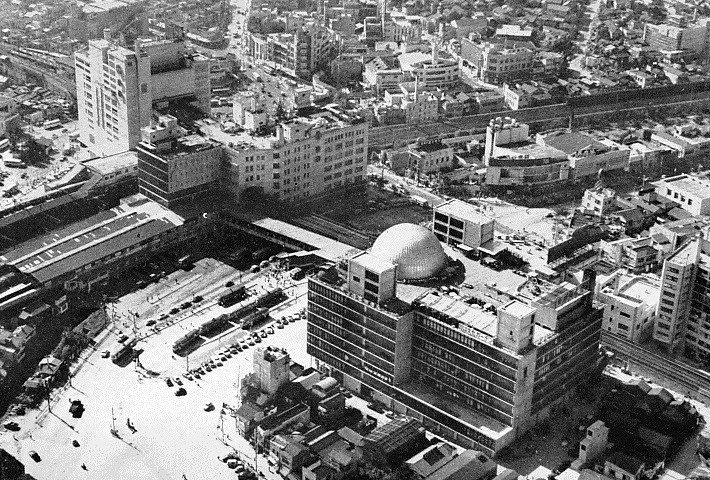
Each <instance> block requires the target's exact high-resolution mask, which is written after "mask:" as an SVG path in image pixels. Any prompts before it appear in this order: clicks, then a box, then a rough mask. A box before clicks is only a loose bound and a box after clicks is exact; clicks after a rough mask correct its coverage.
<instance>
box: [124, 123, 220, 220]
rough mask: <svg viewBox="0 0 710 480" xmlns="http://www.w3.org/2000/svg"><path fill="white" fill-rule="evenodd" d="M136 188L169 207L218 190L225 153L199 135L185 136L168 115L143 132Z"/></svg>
mask: <svg viewBox="0 0 710 480" xmlns="http://www.w3.org/2000/svg"><path fill="white" fill-rule="evenodd" d="M137 154H138V188H139V191H140V193H142V194H143V195H145V196H146V197H148V198H150V199H152V200H154V201H156V202H158V203H160V204H161V205H163V206H166V207H170V206H172V205H175V204H177V203H181V202H182V203H184V202H186V201H189V200H191V199H194V198H196V197H198V196H203V195H206V194H208V193H209V192H213V191H215V190H217V188H218V187H219V184H220V178H221V173H222V163H223V162H222V159H223V158H224V150H223V149H222V145H220V144H219V143H217V142H213V141H209V140H207V139H205V138H203V137H201V136H199V135H185V134H184V132H183V130H182V128H180V127H179V126H178V125H177V119H176V118H175V117H172V116H171V115H162V116H160V117H159V118H158V119H157V121H155V122H153V123H152V124H151V125H150V126H149V127H145V128H143V129H142V141H141V143H140V144H138V147H137Z"/></svg>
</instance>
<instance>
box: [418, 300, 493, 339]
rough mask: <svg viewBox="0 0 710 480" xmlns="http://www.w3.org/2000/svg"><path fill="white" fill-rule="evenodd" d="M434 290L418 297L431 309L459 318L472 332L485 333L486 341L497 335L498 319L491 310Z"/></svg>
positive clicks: (422, 303)
mask: <svg viewBox="0 0 710 480" xmlns="http://www.w3.org/2000/svg"><path fill="white" fill-rule="evenodd" d="M434 292H435V290H432V291H430V292H428V293H426V294H425V295H424V296H423V297H420V298H419V299H418V302H419V303H420V304H421V305H423V306H425V307H427V308H428V309H430V310H434V311H436V312H439V313H442V314H444V315H446V316H448V317H451V318H452V319H455V320H458V321H459V322H460V324H459V328H461V324H463V325H465V326H466V327H467V328H466V330H467V331H470V332H471V333H472V334H476V333H479V334H483V335H485V336H486V337H488V338H482V340H484V341H488V342H492V341H493V339H494V338H495V336H496V329H497V327H498V319H497V318H496V316H495V315H493V314H492V313H490V312H487V311H484V310H483V309H482V308H480V307H478V306H475V307H474V306H472V305H469V304H467V303H466V302H462V301H460V300H457V299H455V298H452V297H450V296H448V295H441V294H436V293H434Z"/></svg>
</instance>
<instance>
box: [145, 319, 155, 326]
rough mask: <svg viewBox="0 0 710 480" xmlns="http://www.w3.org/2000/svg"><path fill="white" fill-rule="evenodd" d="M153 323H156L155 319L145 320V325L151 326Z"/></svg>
mask: <svg viewBox="0 0 710 480" xmlns="http://www.w3.org/2000/svg"><path fill="white" fill-rule="evenodd" d="M155 324H156V321H155V320H148V321H147V322H145V326H146V327H152V326H153V325H155Z"/></svg>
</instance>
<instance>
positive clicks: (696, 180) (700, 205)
mask: <svg viewBox="0 0 710 480" xmlns="http://www.w3.org/2000/svg"><path fill="white" fill-rule="evenodd" d="M654 185H655V186H656V193H657V194H658V195H660V196H662V197H665V198H667V199H668V200H672V201H674V202H676V203H678V204H679V205H680V208H682V209H683V210H685V211H687V212H688V213H691V214H692V215H693V216H700V215H709V214H710V181H708V179H707V178H705V177H701V176H697V175H689V174H685V173H684V174H682V175H676V176H674V177H668V178H663V179H661V180H659V181H657V182H654Z"/></svg>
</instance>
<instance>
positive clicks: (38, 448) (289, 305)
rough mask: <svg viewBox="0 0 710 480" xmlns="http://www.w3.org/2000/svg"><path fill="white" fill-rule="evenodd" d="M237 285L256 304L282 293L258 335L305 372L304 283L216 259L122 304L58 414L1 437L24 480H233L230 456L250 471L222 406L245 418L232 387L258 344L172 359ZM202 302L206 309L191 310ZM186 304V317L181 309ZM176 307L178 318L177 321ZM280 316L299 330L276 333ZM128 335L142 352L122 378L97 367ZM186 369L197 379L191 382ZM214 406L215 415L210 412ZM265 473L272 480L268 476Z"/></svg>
mask: <svg viewBox="0 0 710 480" xmlns="http://www.w3.org/2000/svg"><path fill="white" fill-rule="evenodd" d="M240 276H241V281H242V282H246V284H247V288H248V289H249V290H251V291H253V292H255V293H257V294H258V293H259V292H261V291H265V289H269V288H273V287H275V286H280V287H281V288H283V289H284V291H285V292H287V294H288V299H287V300H286V301H285V302H283V303H281V304H279V305H277V306H275V307H273V308H272V309H271V310H270V316H271V318H270V320H269V322H268V324H267V325H265V326H263V327H259V328H258V329H257V330H258V331H259V330H261V329H262V328H264V329H265V332H264V334H263V335H259V337H258V344H259V345H274V346H277V347H280V348H286V349H287V350H288V351H289V353H290V354H291V356H292V358H293V359H294V360H295V361H297V362H299V363H301V364H303V365H304V366H310V359H309V358H308V356H307V354H306V351H305V343H306V342H305V332H306V321H305V319H300V318H298V317H299V313H300V312H301V311H302V310H303V308H304V307H305V300H306V297H305V291H306V285H305V282H304V281H300V282H297V283H296V282H293V281H292V280H290V279H288V278H286V277H285V276H283V275H279V274H277V273H276V272H275V271H274V270H272V269H271V268H269V269H266V270H262V271H260V272H258V273H248V274H244V273H243V272H240V271H238V270H236V269H234V268H233V267H229V266H228V265H225V264H223V263H221V262H219V261H217V260H214V259H210V258H206V259H202V260H200V261H198V262H196V264H195V266H194V268H192V269H189V271H185V270H176V271H174V272H172V273H169V274H166V275H165V276H164V277H163V278H161V279H160V280H158V281H155V282H153V283H151V284H149V285H147V286H145V287H143V288H140V289H138V290H136V291H134V292H131V293H128V294H126V295H123V296H121V297H120V298H116V299H115V301H114V302H113V303H111V304H110V305H109V310H110V316H111V317H112V318H113V319H114V321H113V323H112V325H110V328H109V329H108V330H107V331H106V332H105V333H104V336H103V338H102V339H101V341H100V343H99V344H98V345H97V346H96V348H95V350H92V351H90V352H88V354H87V355H86V357H85V359H84V361H83V362H82V364H81V367H80V368H79V370H78V371H77V372H76V373H75V375H74V376H73V378H72V379H71V386H66V387H64V388H63V389H61V390H60V391H57V392H55V393H54V395H53V400H52V408H51V412H50V411H49V410H48V409H47V406H46V402H45V403H44V404H43V406H42V408H41V409H40V411H39V412H37V411H32V412H28V413H27V414H26V415H25V416H20V417H16V418H12V419H11V420H13V421H15V422H17V423H18V424H19V426H20V430H19V431H18V432H12V431H8V430H6V429H3V430H2V431H1V432H0V445H1V446H2V447H3V448H6V449H7V450H8V451H10V452H12V453H13V454H17V455H18V457H19V458H20V459H21V460H22V461H23V462H25V464H26V465H27V469H28V473H31V474H32V475H34V476H36V477H37V478H43V479H70V478H102V479H113V478H115V479H121V478H126V475H125V472H131V475H132V476H134V477H135V478H166V479H167V478H170V479H175V478H181V476H182V475H183V474H184V475H185V476H186V477H187V478H189V479H195V478H198V479H199V478H210V479H212V478H214V479H218V478H236V475H235V474H234V471H232V470H230V469H229V468H228V467H227V466H226V465H225V464H224V463H223V462H222V461H221V460H220V459H221V458H223V457H224V456H225V455H227V454H228V453H229V452H230V451H231V448H232V447H233V448H236V449H237V450H239V452H241V455H242V456H244V457H248V463H249V462H250V463H251V464H253V460H254V452H253V450H252V449H251V447H250V446H249V445H248V444H247V442H246V440H244V439H242V438H241V437H238V436H237V434H236V430H235V428H236V426H235V423H234V419H233V417H231V416H229V415H228V414H226V413H223V412H226V410H225V409H223V404H226V405H227V406H228V408H229V407H231V408H237V407H238V388H237V385H238V384H239V382H240V379H241V378H242V377H243V376H244V375H246V374H248V373H250V372H251V370H252V355H253V350H254V348H255V344H257V340H256V338H254V339H252V337H251V335H250V332H248V331H246V330H243V329H241V328H239V327H238V326H237V327H235V328H233V329H231V330H228V331H225V332H222V333H221V334H220V335H218V336H215V337H213V338H211V339H209V340H208V341H206V342H205V343H204V344H203V345H201V346H200V348H199V349H198V350H196V351H195V352H193V353H191V354H190V355H188V356H186V357H179V356H177V355H174V354H173V352H172V345H173V342H174V341H175V340H176V339H177V338H179V337H180V336H182V335H184V334H185V333H186V330H188V329H190V328H192V327H193V326H197V325H199V324H200V323H202V322H204V321H206V320H208V319H210V318H214V317H215V316H217V315H220V314H221V313H223V312H226V311H228V309H225V308H224V307H221V306H220V305H218V303H217V300H218V298H219V296H221V295H223V293H224V291H225V288H226V287H225V285H226V282H228V281H234V282H235V284H239V282H240ZM198 296H199V297H202V298H201V300H200V301H199V302H195V301H194V300H195V299H196V298H195V297H198ZM185 303H189V304H190V306H189V308H183V307H182V306H183V305H184V304H185ZM175 308H178V311H177V312H176V313H175V314H170V313H169V312H170V311H172V310H173V309H175ZM166 312H167V313H168V315H167V317H165V314H166ZM161 317H163V318H164V319H163V320H160V318H161ZM284 317H287V318H288V317H291V318H293V319H294V321H289V322H288V324H286V325H281V326H280V327H279V325H278V323H277V322H278V320H280V319H282V318H284ZM296 318H298V319H296ZM153 322H155V323H153ZM148 324H150V325H148ZM267 332H268V333H267ZM270 332H273V333H270ZM127 334H128V335H136V336H137V337H139V338H140V341H139V342H138V343H137V345H136V348H137V349H140V350H142V353H141V354H140V356H139V359H140V364H136V363H133V362H131V363H129V364H128V365H127V366H125V367H119V366H118V365H116V364H114V363H113V362H112V361H111V359H110V358H102V357H103V356H105V354H104V352H105V351H108V352H109V353H110V352H115V351H117V350H118V349H119V348H120V346H121V344H120V343H119V341H120V340H121V339H122V338H124V335H127ZM252 343H254V345H252ZM238 344H245V345H246V348H245V349H244V351H237V348H232V349H227V348H226V347H228V346H231V345H238ZM240 349H241V347H240ZM102 354H103V355H102ZM210 361H212V365H214V368H213V367H212V366H209V370H210V371H206V370H205V367H204V366H203V367H202V373H201V374H198V375H199V377H200V378H195V377H194V369H196V368H197V367H200V366H201V365H203V364H204V363H205V362H208V363H209V362H210ZM220 363H221V365H220ZM189 370H192V371H193V375H189V376H188V377H186V376H184V374H186V373H187V372H188V371H189ZM168 378H170V379H171V383H172V386H171V387H169V386H168V385H167V381H166V379H168ZM188 378H191V379H188ZM178 381H179V382H180V383H182V385H179V384H177V383H178ZM179 388H183V389H184V390H185V395H184V396H177V395H176V393H177V391H178V389H179ZM77 399H78V400H81V401H82V403H83V405H84V406H85V408H86V411H85V413H84V415H83V416H82V417H81V418H73V417H72V416H71V414H70V413H69V407H70V406H71V400H77ZM208 404H212V405H213V406H215V408H214V410H211V411H206V410H210V409H209V408H207V405H208ZM228 408H227V409H228ZM111 430H114V431H115V432H116V435H112V433H111ZM73 440H76V442H77V443H78V444H79V446H75V445H73V444H72V441H73ZM31 451H34V452H36V453H37V454H38V455H39V456H40V461H39V462H36V461H33V460H32V459H31V458H30V457H29V455H30V452H31ZM217 457H220V459H218V458H217ZM261 463H262V466H263V467H265V466H266V462H265V461H264V462H261ZM82 464H84V465H85V466H86V470H84V469H82V468H81V465H82ZM264 473H265V475H266V476H267V478H276V476H275V475H272V474H270V473H269V472H268V470H267V471H265V472H264Z"/></svg>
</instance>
